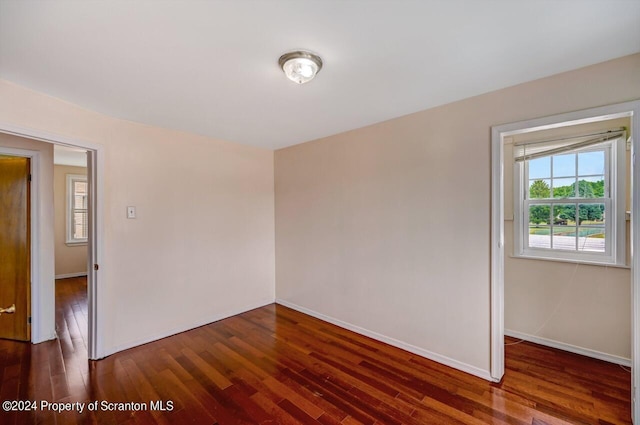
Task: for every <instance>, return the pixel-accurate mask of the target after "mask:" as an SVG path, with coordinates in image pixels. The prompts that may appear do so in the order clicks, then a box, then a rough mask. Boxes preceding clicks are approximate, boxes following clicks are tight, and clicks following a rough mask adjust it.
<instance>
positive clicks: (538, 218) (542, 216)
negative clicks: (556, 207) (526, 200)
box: [529, 205, 551, 226]
mask: <svg viewBox="0 0 640 425" xmlns="http://www.w3.org/2000/svg"><path fill="white" fill-rule="evenodd" d="M550 218H551V207H550V206H549V205H530V206H529V225H530V226H531V225H533V226H540V225H548V224H549V221H550Z"/></svg>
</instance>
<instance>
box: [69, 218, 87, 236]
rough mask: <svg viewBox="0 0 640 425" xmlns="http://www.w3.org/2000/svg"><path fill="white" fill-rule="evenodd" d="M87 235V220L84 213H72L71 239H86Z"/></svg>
mask: <svg viewBox="0 0 640 425" xmlns="http://www.w3.org/2000/svg"><path fill="white" fill-rule="evenodd" d="M87 235H88V220H87V212H86V211H76V212H74V213H73V238H74V239H86V238H87Z"/></svg>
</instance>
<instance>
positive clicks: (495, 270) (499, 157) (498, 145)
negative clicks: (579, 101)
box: [490, 101, 640, 423]
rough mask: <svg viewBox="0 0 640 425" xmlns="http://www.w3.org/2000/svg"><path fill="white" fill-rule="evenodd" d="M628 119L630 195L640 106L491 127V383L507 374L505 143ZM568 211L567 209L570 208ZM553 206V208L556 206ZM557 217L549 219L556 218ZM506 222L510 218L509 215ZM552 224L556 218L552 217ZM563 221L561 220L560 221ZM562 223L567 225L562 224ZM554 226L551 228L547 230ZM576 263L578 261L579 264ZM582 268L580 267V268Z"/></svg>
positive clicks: (635, 413) (636, 358) (637, 417)
mask: <svg viewBox="0 0 640 425" xmlns="http://www.w3.org/2000/svg"><path fill="white" fill-rule="evenodd" d="M619 118H627V119H628V120H629V122H630V129H629V133H630V136H631V139H632V140H633V143H632V146H631V149H632V150H631V158H632V160H631V168H632V172H631V193H633V192H634V191H637V189H635V188H636V187H638V184H639V183H640V171H639V170H638V169H637V167H633V162H634V161H633V158H635V152H636V151H637V150H638V148H639V147H640V144H638V143H639V142H638V140H639V139H640V135H639V130H640V121H639V118H640V102H639V101H635V102H628V103H623V104H617V105H610V106H606V107H600V108H594V109H589V110H584V111H578V112H572V113H567V114H562V115H557V116H553V117H547V118H541V119H535V120H530V121H523V122H517V123H512V124H506V125H501V126H496V127H493V128H492V201H491V202H492V226H491V227H492V231H491V235H492V236H491V243H492V245H491V301H492V303H491V304H492V305H491V365H490V367H491V376H492V378H493V380H495V381H500V379H501V378H502V376H503V374H504V336H505V309H504V304H505V286H504V283H505V246H506V242H507V239H506V236H505V234H506V231H505V188H506V187H509V186H508V185H507V180H506V178H505V175H506V174H507V170H506V169H505V164H506V163H507V161H506V160H505V139H506V138H509V137H513V136H514V135H523V134H527V133H531V132H534V131H545V130H552V129H563V128H566V127H570V126H577V125H582V124H589V123H594V122H599V121H604V120H614V119H619ZM564 207H567V206H566V205H565V206H564ZM639 207H640V202H639V201H638V197H637V196H634V197H632V199H631V208H630V210H631V214H630V215H631V226H630V238H629V239H630V242H631V243H630V250H631V252H633V247H634V246H638V242H640V237H639V230H640V227H638V218H639V212H640V210H639ZM552 208H553V207H552ZM552 216H553V215H551V217H552ZM507 218H508V217H507ZM552 220H553V219H552ZM559 220H560V219H559ZM560 224H564V223H560ZM549 227H553V226H549ZM638 257H639V256H637V255H632V256H631V258H630V261H629V264H630V266H631V273H630V276H631V278H630V280H631V294H632V307H631V320H630V321H631V324H630V326H631V365H632V384H631V385H632V418H633V419H634V423H640V411H639V409H637V408H636V405H637V403H636V398H637V394H636V393H637V392H636V391H635V388H637V387H638V383H639V380H640V373H639V372H640V369H639V367H638V366H640V351H639V350H638V344H639V343H640V326H638V325H636V323H638V317H639V310H640V297H639V295H638V293H639V291H638V289H639V288H640V276H639V275H638V273H639V267H638V266H639V258H638ZM575 264H576V265H577V264H578V263H575ZM576 267H579V266H576Z"/></svg>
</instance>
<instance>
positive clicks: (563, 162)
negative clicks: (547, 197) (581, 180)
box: [553, 153, 576, 177]
mask: <svg viewBox="0 0 640 425" xmlns="http://www.w3.org/2000/svg"><path fill="white" fill-rule="evenodd" d="M575 175H576V154H575V153H570V154H566V155H555V156H554V157H553V177H569V176H575Z"/></svg>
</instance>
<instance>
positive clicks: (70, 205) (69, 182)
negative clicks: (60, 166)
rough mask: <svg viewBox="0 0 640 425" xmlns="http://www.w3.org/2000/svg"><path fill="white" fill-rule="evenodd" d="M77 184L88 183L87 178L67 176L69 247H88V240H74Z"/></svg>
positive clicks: (73, 175)
mask: <svg viewBox="0 0 640 425" xmlns="http://www.w3.org/2000/svg"><path fill="white" fill-rule="evenodd" d="M75 182H85V183H86V182H87V176H85V175H82V174H67V184H66V188H67V190H66V192H67V208H66V223H67V232H66V233H67V238H66V244H67V245H86V244H87V240H88V239H87V238H81V239H80V238H74V236H73V227H74V223H73V213H74V208H73V199H74V192H75V189H74V183H75Z"/></svg>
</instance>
